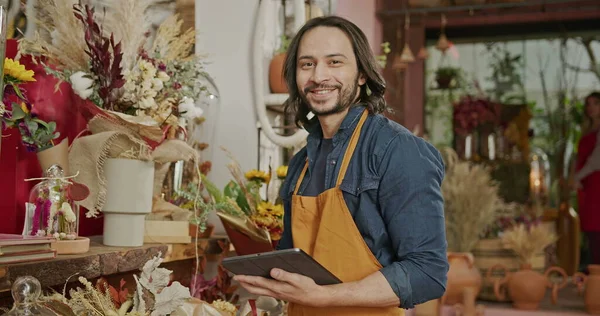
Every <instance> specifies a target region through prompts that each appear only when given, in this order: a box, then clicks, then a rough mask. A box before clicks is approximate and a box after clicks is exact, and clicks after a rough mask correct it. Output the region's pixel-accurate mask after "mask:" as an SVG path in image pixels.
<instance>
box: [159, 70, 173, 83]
mask: <svg viewBox="0 0 600 316" xmlns="http://www.w3.org/2000/svg"><path fill="white" fill-rule="evenodd" d="M156 78H157V79H158V80H160V81H162V82H167V81H169V80H170V79H171V77H169V75H168V74H167V73H166V72H164V71H159V72H158V76H156Z"/></svg>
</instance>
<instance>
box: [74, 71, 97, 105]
mask: <svg viewBox="0 0 600 316" xmlns="http://www.w3.org/2000/svg"><path fill="white" fill-rule="evenodd" d="M85 76H87V74H86V73H85V72H83V71H78V72H76V73H74V74H72V75H71V77H69V80H71V87H72V88H73V91H74V92H75V93H76V94H77V95H78V96H80V97H81V98H82V99H84V100H85V99H87V98H89V97H90V95H92V93H94V89H93V88H92V87H93V85H94V80H92V79H90V78H86V77H85Z"/></svg>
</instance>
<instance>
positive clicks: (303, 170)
mask: <svg viewBox="0 0 600 316" xmlns="http://www.w3.org/2000/svg"><path fill="white" fill-rule="evenodd" d="M307 169H308V158H306V163H305V164H304V168H302V173H300V177H298V181H296V188H295V189H294V195H297V194H298V190H299V189H300V184H302V179H304V175H306V170H307Z"/></svg>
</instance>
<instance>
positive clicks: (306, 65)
mask: <svg viewBox="0 0 600 316" xmlns="http://www.w3.org/2000/svg"><path fill="white" fill-rule="evenodd" d="M312 65H313V63H309V62H307V63H302V67H312Z"/></svg>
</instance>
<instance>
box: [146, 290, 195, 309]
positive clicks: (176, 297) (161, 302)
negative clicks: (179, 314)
mask: <svg viewBox="0 0 600 316" xmlns="http://www.w3.org/2000/svg"><path fill="white" fill-rule="evenodd" d="M190 298H191V295H190V290H189V289H188V288H187V287H185V286H183V285H181V283H179V282H173V284H171V286H169V287H166V288H164V289H163V290H162V291H161V292H160V293H159V294H157V295H156V296H155V303H154V311H152V314H150V315H151V316H159V315H169V314H171V313H172V312H173V311H174V310H176V309H177V308H179V307H181V306H182V305H183V304H184V303H185V302H186V301H187V300H188V299H190Z"/></svg>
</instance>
